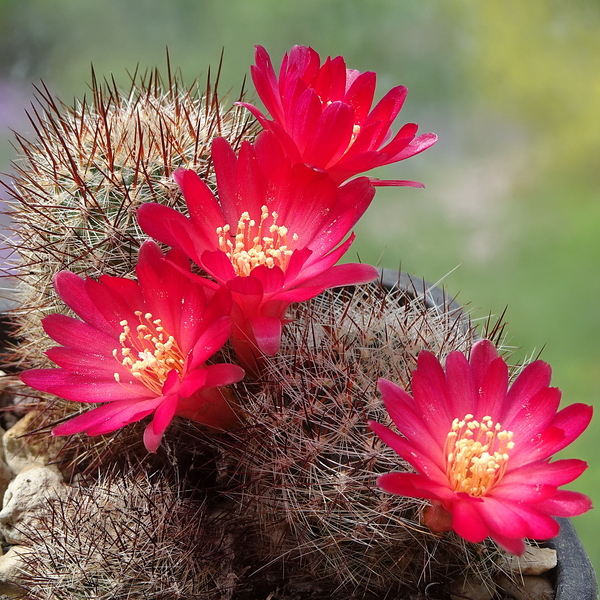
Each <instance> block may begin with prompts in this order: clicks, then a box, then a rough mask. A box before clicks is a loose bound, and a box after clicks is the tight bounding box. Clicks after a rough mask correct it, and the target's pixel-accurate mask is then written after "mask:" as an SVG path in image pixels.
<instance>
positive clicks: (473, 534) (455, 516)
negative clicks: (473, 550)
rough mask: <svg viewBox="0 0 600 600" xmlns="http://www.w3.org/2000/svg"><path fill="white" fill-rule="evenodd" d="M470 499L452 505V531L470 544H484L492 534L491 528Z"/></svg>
mask: <svg viewBox="0 0 600 600" xmlns="http://www.w3.org/2000/svg"><path fill="white" fill-rule="evenodd" d="M474 504H475V503H474V502H473V501H472V500H470V499H462V500H457V501H456V502H454V503H453V504H452V510H451V511H450V512H451V513H452V529H454V531H456V533H457V534H458V535H460V537H462V538H464V539H465V540H467V541H468V542H473V543H478V542H482V541H483V540H484V539H485V538H486V537H488V535H489V534H490V531H489V528H488V526H487V525H486V523H485V521H484V520H483V519H482V517H481V515H480V512H479V511H480V507H479V506H477V508H476V507H475V505H474Z"/></svg>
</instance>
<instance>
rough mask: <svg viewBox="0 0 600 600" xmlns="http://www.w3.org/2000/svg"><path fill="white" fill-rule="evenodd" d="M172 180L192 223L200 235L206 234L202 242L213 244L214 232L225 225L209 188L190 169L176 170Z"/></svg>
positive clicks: (219, 208)
mask: <svg viewBox="0 0 600 600" xmlns="http://www.w3.org/2000/svg"><path fill="white" fill-rule="evenodd" d="M173 179H174V180H175V181H176V182H177V185H178V186H179V188H180V189H181V191H182V193H183V196H184V198H185V203H186V205H187V207H188V212H189V214H190V218H191V219H192V222H193V223H194V224H195V225H196V226H197V227H198V230H199V233H200V234H202V233H204V232H206V234H205V239H204V241H205V242H208V243H210V242H211V241H213V243H214V240H215V239H216V236H215V230H216V228H217V227H222V226H223V225H225V219H224V217H223V213H222V211H221V207H220V206H219V203H218V202H217V200H216V198H215V197H214V195H213V193H212V192H211V191H210V188H209V187H208V186H207V185H206V183H204V181H202V179H200V177H199V176H198V174H197V173H196V172H195V171H192V170H190V169H176V170H175V172H174V173H173Z"/></svg>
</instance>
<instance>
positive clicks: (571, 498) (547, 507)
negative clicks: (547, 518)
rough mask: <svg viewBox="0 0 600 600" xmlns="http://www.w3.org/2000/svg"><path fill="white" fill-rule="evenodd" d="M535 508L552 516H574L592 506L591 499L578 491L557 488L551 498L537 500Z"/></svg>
mask: <svg viewBox="0 0 600 600" xmlns="http://www.w3.org/2000/svg"><path fill="white" fill-rule="evenodd" d="M535 508H536V509H537V510H538V511H540V512H544V513H546V514H548V515H552V516H553V517H576V516H577V515H582V514H583V513H584V512H587V511H588V510H590V509H591V508H592V500H591V498H588V497H587V496H586V495H584V494H580V493H579V492H572V491H570V490H558V492H556V494H555V495H554V496H553V497H552V498H548V499H547V500H544V501H542V502H539V503H538V504H536V505H535Z"/></svg>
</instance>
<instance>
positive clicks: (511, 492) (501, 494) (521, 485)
mask: <svg viewBox="0 0 600 600" xmlns="http://www.w3.org/2000/svg"><path fill="white" fill-rule="evenodd" d="M555 493H556V486H555V485H552V484H545V483H542V482H538V481H537V480H536V479H533V477H532V478H531V479H530V480H529V483H526V482H524V481H517V482H515V481H513V482H512V483H511V482H510V481H507V480H506V479H505V478H502V480H501V481H500V483H499V484H497V485H496V486H494V488H493V489H492V490H491V491H490V492H489V496H490V497H492V498H497V499H499V500H506V501H512V502H533V503H535V502H541V501H542V500H546V499H547V498H550V497H551V496H553V495H554V494H555Z"/></svg>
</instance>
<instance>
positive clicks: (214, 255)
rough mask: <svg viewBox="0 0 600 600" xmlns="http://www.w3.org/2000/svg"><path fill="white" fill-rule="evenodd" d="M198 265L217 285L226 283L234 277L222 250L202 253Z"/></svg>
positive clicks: (233, 272)
mask: <svg viewBox="0 0 600 600" xmlns="http://www.w3.org/2000/svg"><path fill="white" fill-rule="evenodd" d="M200 264H201V265H202V267H203V268H204V269H206V271H207V272H208V273H210V274H211V275H212V276H213V277H214V278H215V279H216V280H217V281H218V282H219V283H225V282H228V281H230V280H232V279H234V278H235V277H236V273H235V270H234V268H233V265H232V264H231V261H230V260H229V258H227V255H226V254H225V252H223V251H222V250H214V251H208V250H207V251H206V252H203V253H202V255H201V258H200Z"/></svg>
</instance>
